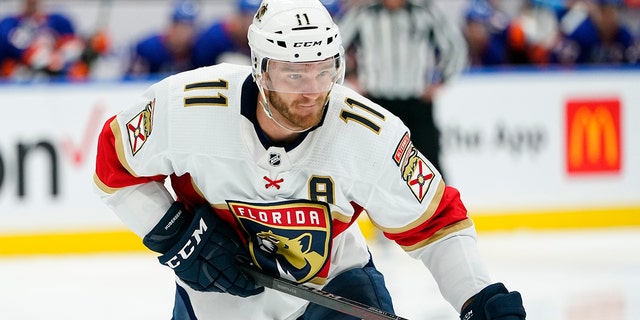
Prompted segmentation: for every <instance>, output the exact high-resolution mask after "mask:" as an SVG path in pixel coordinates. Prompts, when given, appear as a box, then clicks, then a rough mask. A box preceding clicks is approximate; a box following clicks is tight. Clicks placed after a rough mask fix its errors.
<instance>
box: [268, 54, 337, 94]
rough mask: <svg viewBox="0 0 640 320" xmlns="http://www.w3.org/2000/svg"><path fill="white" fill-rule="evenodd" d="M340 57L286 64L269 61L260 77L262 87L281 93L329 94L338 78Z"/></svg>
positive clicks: (284, 62)
mask: <svg viewBox="0 0 640 320" xmlns="http://www.w3.org/2000/svg"><path fill="white" fill-rule="evenodd" d="M339 59H340V57H334V58H329V59H326V60H322V61H313V62H286V61H279V60H273V59H270V60H269V61H268V64H267V68H266V71H265V72H264V73H263V76H262V86H263V88H264V89H266V90H269V91H277V92H283V93H319V92H329V91H330V90H331V88H332V86H333V84H334V83H335V82H336V81H337V79H338V78H339V76H340V72H338V69H339V66H340V63H339V62H340V60H339Z"/></svg>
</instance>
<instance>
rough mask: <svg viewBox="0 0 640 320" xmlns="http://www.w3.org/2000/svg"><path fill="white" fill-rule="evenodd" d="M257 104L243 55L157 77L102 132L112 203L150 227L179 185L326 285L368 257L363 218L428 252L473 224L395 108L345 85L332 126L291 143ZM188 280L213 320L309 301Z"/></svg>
mask: <svg viewBox="0 0 640 320" xmlns="http://www.w3.org/2000/svg"><path fill="white" fill-rule="evenodd" d="M257 101H258V89H257V86H256V85H255V83H253V81H252V78H251V68H250V67H244V66H238V65H231V64H221V65H216V66H211V67H205V68H200V69H196V70H192V71H187V72H184V73H180V74H177V75H174V76H171V77H168V78H166V79H164V80H162V81H160V82H158V83H157V84H155V85H153V86H151V87H150V88H149V89H148V90H147V91H146V92H145V93H144V94H143V95H142V97H140V99H139V100H138V101H136V102H135V103H133V104H132V106H130V107H128V108H126V109H125V110H123V111H122V112H120V113H119V114H118V115H116V116H114V117H112V118H111V119H109V120H108V121H107V123H106V124H105V126H104V128H103V131H102V133H101V136H100V138H99V142H98V157H97V161H96V173H95V176H94V180H95V182H96V185H97V186H98V187H99V189H100V190H101V191H102V193H103V199H104V201H105V203H107V204H108V205H109V206H110V207H111V208H112V209H113V210H114V211H115V213H116V214H117V215H118V216H119V217H120V218H121V219H122V220H123V221H124V222H125V224H127V225H128V226H129V227H130V228H131V229H132V230H133V231H134V232H136V233H137V234H138V235H139V236H141V237H143V236H144V235H146V233H148V232H149V231H150V230H151V229H152V228H153V227H154V226H155V224H156V223H157V222H158V221H159V220H160V218H161V217H162V216H163V215H164V213H165V212H166V210H167V208H168V207H169V206H170V204H171V203H172V202H173V201H174V198H173V195H176V196H177V198H178V199H179V200H180V201H183V202H184V203H185V204H186V206H187V208H194V207H195V206H198V205H202V204H209V205H211V206H212V207H213V208H214V210H215V212H216V214H218V215H219V216H220V217H222V218H223V219H225V220H226V221H228V222H229V223H230V224H232V225H233V226H234V227H235V228H237V229H238V230H239V231H240V233H241V234H242V235H243V236H244V239H245V240H246V241H247V244H248V247H249V251H250V254H251V257H252V259H253V260H254V262H255V263H256V264H257V265H258V266H260V267H261V268H262V269H265V270H269V271H271V272H278V273H279V274H280V275H281V276H282V277H285V278H289V279H291V280H294V281H297V282H300V283H302V282H307V283H308V284H309V285H312V286H316V287H321V286H322V285H323V284H324V283H326V281H328V280H331V279H332V278H333V277H334V276H335V275H337V274H339V273H340V272H342V271H344V270H347V269H350V268H353V267H362V266H364V265H365V264H366V263H367V262H368V260H369V258H370V256H369V253H368V250H367V244H366V241H365V239H364V238H363V236H362V234H361V233H360V230H359V229H358V226H357V224H356V223H355V221H356V219H357V217H358V216H359V215H360V214H361V213H363V212H366V214H368V215H369V217H370V219H371V220H372V221H373V223H374V224H375V225H376V226H377V227H378V228H379V229H381V230H382V231H383V232H384V234H385V236H387V237H388V238H389V239H392V240H395V241H396V242H397V243H398V244H400V245H401V246H402V247H403V248H404V249H405V250H406V251H408V252H409V253H411V254H412V255H414V256H416V257H418V256H420V255H422V250H424V248H425V247H426V246H427V245H429V244H430V243H433V242H435V241H437V240H438V239H442V238H443V237H445V236H447V235H448V234H451V233H454V232H458V231H460V230H463V229H467V228H470V227H472V223H471V220H470V219H469V218H468V217H467V215H466V210H465V208H464V206H463V205H462V203H461V201H460V198H459V194H458V192H457V190H455V189H454V188H451V187H448V186H447V187H446V186H445V184H444V182H443V181H442V178H441V175H440V174H439V173H438V172H437V171H436V170H435V169H434V168H433V167H432V166H431V164H430V163H429V161H428V160H427V159H425V158H424V157H423V156H422V155H421V154H420V153H419V152H418V151H417V150H416V149H415V148H413V147H412V144H411V140H410V133H409V132H408V130H407V128H406V127H405V126H404V124H403V123H402V122H401V121H400V120H399V119H398V118H396V117H395V116H393V115H392V114H391V113H390V112H388V111H387V110H385V109H383V108H382V107H380V106H378V105H375V104H374V103H372V102H371V101H369V100H368V99H366V98H364V97H363V96H361V95H359V94H357V93H356V92H354V91H352V90H350V89H348V88H346V87H344V86H341V85H335V87H334V89H333V91H332V92H331V96H330V99H329V102H328V105H327V107H326V110H325V115H324V118H323V121H322V122H321V124H320V125H318V126H317V127H315V128H313V129H311V130H309V131H308V132H307V133H305V134H303V135H302V137H300V139H298V140H297V141H296V142H294V143H292V144H290V145H286V146H278V145H273V144H272V143H271V142H270V141H269V139H268V137H266V135H264V133H263V132H262V131H261V129H260V128H259V126H258V124H257V121H256V105H257ZM167 177H171V184H170V186H171V188H172V190H171V192H169V191H167V190H166V189H165V185H166V184H165V179H166V178H167ZM167 185H168V184H167ZM172 194H173V195H172ZM182 286H183V287H185V289H187V292H188V293H189V295H190V298H191V300H192V303H193V307H194V309H195V312H196V315H198V316H199V317H202V318H203V319H207V318H209V317H211V316H213V315H215V316H216V318H220V319H226V318H234V319H267V318H269V319H287V318H295V317H296V316H297V315H299V314H300V313H301V312H302V311H303V308H304V303H305V302H304V301H302V300H300V299H297V298H292V297H289V296H287V295H285V294H282V293H278V292H275V291H272V290H266V291H265V292H264V293H262V294H259V295H257V296H253V297H250V298H246V299H242V298H237V297H235V296H232V295H228V294H219V293H204V292H196V291H194V290H191V289H190V288H188V287H187V286H186V285H184V284H182Z"/></svg>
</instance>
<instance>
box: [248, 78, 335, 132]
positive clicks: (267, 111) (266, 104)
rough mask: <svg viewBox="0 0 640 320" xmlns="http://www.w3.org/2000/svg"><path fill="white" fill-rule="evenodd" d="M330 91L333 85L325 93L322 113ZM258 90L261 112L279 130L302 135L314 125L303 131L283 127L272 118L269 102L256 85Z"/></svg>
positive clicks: (262, 90) (260, 87) (259, 86)
mask: <svg viewBox="0 0 640 320" xmlns="http://www.w3.org/2000/svg"><path fill="white" fill-rule="evenodd" d="M331 89H333V84H332V85H331V88H329V92H327V96H326V97H325V98H324V104H323V109H322V112H323V113H324V108H326V107H327V104H328V102H329V94H330V93H331ZM258 90H259V91H260V97H261V98H262V99H261V100H260V105H261V106H262V110H264V113H265V114H266V115H267V117H268V118H269V119H271V120H273V122H275V123H276V124H277V125H278V126H279V127H280V128H282V129H285V130H287V131H291V132H293V133H302V132H305V131H307V130H309V129H311V128H313V127H314V126H315V125H313V126H311V127H308V128H305V129H301V130H295V129H291V128H289V127H287V126H285V125H284V124H282V123H280V122H279V121H278V120H276V119H275V118H274V117H273V112H271V105H270V104H269V100H268V99H267V96H266V95H265V93H264V89H262V86H261V85H258Z"/></svg>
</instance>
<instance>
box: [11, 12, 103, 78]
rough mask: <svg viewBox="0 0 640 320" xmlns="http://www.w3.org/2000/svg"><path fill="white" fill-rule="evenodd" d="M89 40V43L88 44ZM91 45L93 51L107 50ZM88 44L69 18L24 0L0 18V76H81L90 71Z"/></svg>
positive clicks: (85, 75)
mask: <svg viewBox="0 0 640 320" xmlns="http://www.w3.org/2000/svg"><path fill="white" fill-rule="evenodd" d="M91 44H92V43H90V45H91ZM100 45H102V47H96V48H92V47H89V48H90V49H91V50H93V51H94V52H100V51H101V50H106V47H105V43H100ZM87 49H88V47H87V45H86V43H85V41H84V39H82V37H80V36H79V35H78V34H77V33H76V30H75V28H74V25H73V23H72V22H71V20H70V19H69V18H68V17H66V16H65V15H64V14H62V13H54V12H45V10H44V9H43V8H42V6H41V2H40V1H39V0H24V1H23V2H22V10H21V12H20V13H18V14H16V15H12V16H9V17H6V18H4V19H3V20H1V21H0V76H2V77H5V78H10V79H14V80H33V79H47V78H49V77H52V76H62V77H65V78H66V79H72V80H78V79H84V78H86V77H87V75H88V73H89V68H88V67H89V66H88V63H89V62H90V61H87V60H83V58H86V57H88V55H85V54H83V53H85V50H87Z"/></svg>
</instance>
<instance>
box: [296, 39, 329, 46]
mask: <svg viewBox="0 0 640 320" xmlns="http://www.w3.org/2000/svg"><path fill="white" fill-rule="evenodd" d="M321 45H322V40H318V41H304V42H295V43H294V44H293V47H294V48H300V47H315V46H321Z"/></svg>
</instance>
